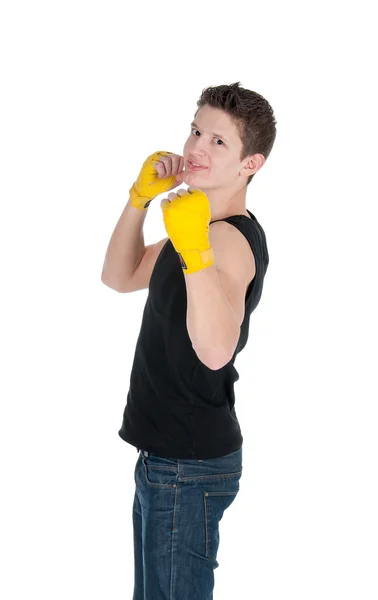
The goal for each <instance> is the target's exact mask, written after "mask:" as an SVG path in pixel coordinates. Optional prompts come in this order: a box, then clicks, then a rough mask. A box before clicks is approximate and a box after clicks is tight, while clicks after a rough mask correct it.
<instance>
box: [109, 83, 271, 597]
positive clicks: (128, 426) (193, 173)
mask: <svg viewBox="0 0 378 600" xmlns="http://www.w3.org/2000/svg"><path fill="white" fill-rule="evenodd" d="M197 105H198V110H197V112H196V114H195V117H194V121H193V123H191V126H190V133H189V137H188V139H187V141H186V143H185V146H184V152H183V156H180V155H175V154H172V153H167V152H163V151H160V152H156V153H154V154H152V155H150V156H149V157H148V158H147V160H146V161H145V163H144V165H143V167H142V170H141V173H140V175H139V177H138V179H137V180H136V181H135V183H134V184H133V186H132V188H131V189H130V200H129V202H128V204H127V206H126V208H125V210H124V212H123V214H122V215H121V218H120V220H119V222H118V224H117V226H116V229H115V231H114V232H113V236H112V238H111V241H110V243H109V247H108V251H107V255H106V258H105V263H104V269H103V275H102V281H103V282H104V283H106V284H107V285H109V286H110V287H113V288H114V289H117V290H118V291H124V292H129V293H130V292H132V291H136V290H140V289H145V288H149V294H148V297H147V301H146V305H145V307H144V312H143V319H142V324H141V330H140V334H139V337H138V341H137V346H136V349H135V356H134V363H133V366H132V371H131V376H130V389H129V392H128V396H127V404H126V407H125V410H124V414H123V423H122V427H121V429H120V430H119V432H118V433H119V435H120V437H121V438H122V439H123V440H124V441H126V442H128V443H130V444H132V445H133V446H135V447H136V448H137V450H138V452H139V455H138V460H137V463H136V467H135V483H136V490H135V496H134V506H133V525H134V559H135V563H134V566H135V585H134V596H133V600H142V599H144V600H146V599H148V600H168V599H169V598H209V599H210V598H212V593H213V588H214V569H215V568H216V567H217V566H218V562H217V560H216V556H217V550H218V545H219V521H220V519H221V518H222V516H223V513H224V511H225V510H226V508H228V507H229V506H230V505H231V503H232V502H233V500H234V499H235V497H236V495H237V493H238V491H239V480H240V477H241V474H242V443H243V437H242V434H241V430H240V427H239V423H238V419H237V416H236V412H235V406H234V404H235V395H234V382H235V381H237V380H238V378H239V375H238V372H237V371H236V369H235V367H234V361H235V358H236V355H237V353H238V352H240V351H241V350H242V349H243V348H244V346H245V345H246V342H247V339H248V332H249V319H250V315H251V313H252V311H253V310H254V309H255V308H256V306H257V304H258V303H259V300H260V297H261V294H262V288H263V281H264V277H265V274H266V270H267V267H268V263H269V255H268V249H267V244H266V238H265V233H264V230H263V228H262V226H261V225H260V223H259V222H258V220H257V219H256V217H255V215H254V214H253V213H251V212H250V211H249V210H248V209H247V208H246V190H247V186H248V184H249V183H250V181H251V180H252V178H253V176H254V175H255V173H257V171H258V170H259V169H260V168H261V167H262V166H263V165H264V162H265V160H266V158H267V157H268V155H269V153H270V151H271V149H272V147H273V143H274V139H275V135H276V129H275V125H276V121H275V119H274V115H273V111H272V109H271V107H270V105H269V104H268V102H267V101H266V100H265V99H264V98H263V97H262V96H260V95H259V94H257V93H256V92H252V91H251V90H245V89H243V88H240V87H239V85H238V83H236V84H232V85H230V86H218V87H215V88H207V89H205V90H204V91H203V92H202V95H201V98H200V99H199V101H198V103H197ZM195 165H198V166H197V167H196V166H195ZM183 182H184V183H185V184H187V185H189V188H188V189H187V190H185V189H183V188H180V189H179V190H178V191H177V192H171V193H169V194H168V195H167V196H166V197H165V198H163V200H162V202H161V209H162V213H163V219H164V224H165V228H166V231H167V234H168V237H167V238H165V239H163V240H161V241H160V242H158V243H157V244H153V245H151V246H148V247H147V248H145V247H144V240H143V234H142V228H143V222H144V218H145V216H146V212H147V210H148V206H149V204H150V202H151V201H152V200H153V198H155V197H156V196H157V195H159V194H161V193H164V194H166V193H167V192H168V191H169V190H171V189H173V188H175V187H177V186H178V185H180V184H182V183H183Z"/></svg>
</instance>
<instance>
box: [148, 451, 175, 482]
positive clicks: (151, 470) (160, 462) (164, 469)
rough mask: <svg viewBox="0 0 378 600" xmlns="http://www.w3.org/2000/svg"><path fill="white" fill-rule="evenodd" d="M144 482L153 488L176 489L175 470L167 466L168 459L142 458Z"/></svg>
mask: <svg viewBox="0 0 378 600" xmlns="http://www.w3.org/2000/svg"><path fill="white" fill-rule="evenodd" d="M142 462H143V469H144V476H145V481H146V482H147V484H148V485H149V486H151V487H155V488H175V487H177V468H176V467H175V466H173V465H169V464H168V462H169V459H164V458H160V457H157V456H153V457H151V456H149V457H148V458H146V457H145V456H142Z"/></svg>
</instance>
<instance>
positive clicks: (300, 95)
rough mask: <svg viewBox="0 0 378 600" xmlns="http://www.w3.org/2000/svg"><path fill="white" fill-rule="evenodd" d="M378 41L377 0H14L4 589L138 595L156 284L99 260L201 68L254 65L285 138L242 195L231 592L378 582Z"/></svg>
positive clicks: (228, 516)
mask: <svg viewBox="0 0 378 600" xmlns="http://www.w3.org/2000/svg"><path fill="white" fill-rule="evenodd" d="M374 55H375V56H376V55H377V44H376V23H375V22H374V20H373V3H372V2H358V3H351V2H329V1H328V2H317V3H315V4H312V5H309V4H306V3H299V2H290V1H289V2H284V3H278V2H276V3H274V2H259V3H252V2H239V3H226V4H224V6H223V7H222V6H221V4H219V3H216V2H207V3H205V2H190V3H182V4H181V5H180V4H178V3H176V2H172V1H167V2H161V3H157V2H156V3H153V2H140V3H136V4H135V5H132V4H131V3H130V4H127V3H126V2H112V1H109V0H107V1H106V2H104V1H103V2H93V1H92V2H85V1H82V0H75V1H74V2H73V1H69V0H66V1H65V2H47V1H45V2H41V1H35V2H18V1H16V0H13V1H12V2H10V1H8V2H4V3H2V7H1V11H0V60H1V72H0V78H1V94H0V104H1V106H0V119H1V124H0V125H1V131H0V144H1V157H0V158H1V179H0V185H1V189H0V193H1V215H0V227H1V231H0V243H1V257H2V260H1V264H2V266H1V270H2V278H1V279H2V293H1V304H2V310H1V324H0V325H1V350H2V355H3V358H2V363H1V364H2V369H1V390H0V391H1V415H0V428H1V429H0V452H1V487H2V492H1V524H0V525H1V534H0V540H1V541H0V544H1V554H2V556H1V578H0V595H1V597H2V598H4V600H15V599H17V600H18V599H20V600H21V599H22V600H24V599H29V598H38V599H39V600H45V599H46V600H47V599H48V600H51V599H54V600H63V599H64V600H67V599H68V598H70V600H79V599H80V600H82V599H84V598H85V599H86V598H91V600H97V599H99V600H100V599H101V600H105V599H106V600H108V599H110V598H111V599H112V600H118V599H119V600H124V599H126V598H128V599H130V600H131V598H132V591H133V541H132V520H131V515H132V503H133V496H134V489H135V484H134V478H133V475H134V467H135V462H136V460H137V452H136V449H135V448H134V447H132V446H131V445H129V444H127V443H125V442H124V441H122V440H121V439H120V437H119V436H118V429H119V428H120V426H121V422H122V413H123V410H124V406H125V403H126V395H127V391H128V385H129V375H130V371H131V366H132V358H133V355H134V349H135V343H136V339H137V336H138V333H139V327H140V322H141V316H142V312H143V308H144V304H145V301H146V298H147V290H142V291H140V292H136V293H134V294H130V295H128V294H119V293H117V292H115V291H113V290H111V289H109V288H108V287H106V286H105V285H104V284H103V283H102V282H101V270H102V265H103V261H104V257H105V252H106V248H107V244H108V242H109V239H110V236H111V234H112V231H113V229H114V227H115V224H116V222H117V220H118V218H119V216H120V214H121V212H122V210H123V208H124V206H125V204H126V202H127V199H128V190H129V188H130V187H131V185H132V183H133V182H134V181H135V179H136V177H137V175H138V173H139V171H140V168H141V165H142V163H143V162H144V160H145V158H146V157H147V156H148V155H149V154H151V153H152V152H154V151H156V150H160V149H164V150H167V151H170V152H175V153H182V150H183V145H184V143H185V140H186V138H187V136H188V135H189V131H190V123H191V121H192V119H193V117H194V113H195V110H196V102H197V99H198V98H199V96H200V93H201V91H202V89H203V88H205V87H207V86H209V85H220V84H224V83H227V84H230V83H233V82H236V81H240V82H241V85H242V86H243V87H246V88H249V89H253V90H254V91H256V92H258V93H260V94H262V95H263V96H264V97H265V98H266V99H267V100H268V101H269V102H270V104H271V105H272V107H273V109H274V111H275V116H276V119H277V139H276V142H275V145H274V148H273V150H272V153H271V155H270V157H269V158H268V160H267V161H266V164H265V165H264V166H263V168H262V169H261V171H260V172H259V173H258V174H257V175H256V176H255V177H254V179H253V181H252V183H251V184H250V186H249V187H248V192H247V207H248V208H249V209H250V210H251V211H252V212H253V213H254V214H255V215H256V217H257V218H258V220H259V221H260V223H261V224H262V226H263V227H264V230H265V233H266V236H267V243H268V250H269V254H270V264H269V268H268V272H267V276H266V279H265V283H264V290H263V296H262V299H261V301H260V304H259V306H258V307H257V309H256V311H255V312H254V313H253V314H252V317H251V324H250V337H249V341H248V344H247V346H246V348H245V349H244V350H243V351H242V353H241V354H240V355H239V356H238V357H237V359H236V363H235V366H236V368H237V370H238V372H239V375H240V380H239V381H238V382H237V383H236V385H235V392H236V410H237V414H238V418H239V422H240V425H241V428H242V433H243V437H244V447H243V477H242V479H241V483H240V493H239V496H238V498H237V500H236V502H235V503H234V504H233V505H232V506H231V507H230V508H229V509H228V511H227V512H226V513H225V516H224V519H223V521H222V522H221V529H220V536H221V541H220V547H219V551H218V562H219V565H220V567H219V568H218V569H217V570H216V571H215V593H214V597H215V598H216V600H229V598H243V599H244V598H248V599H249V598H251V599H253V600H281V599H282V598H290V599H291V600H320V599H322V600H335V599H336V598H337V599H339V598H340V599H343V600H349V599H353V600H361V599H364V600H376V599H377V597H378V581H377V563H378V549H377V544H378V542H377V540H378V522H377V506H378V486H377V471H378V469H377V455H378V452H377V450H378V448H377V425H378V422H377V399H378V395H377V383H376V370H377V341H376V340H377V334H378V331H377V319H376V306H377V304H378V303H377V300H378V298H377V291H376V277H377V266H376V263H377V258H378V253H377V243H376V239H377V233H376V232H377V220H376V218H375V214H376V209H377V200H378V196H377V183H376V176H377V167H376V165H377V151H376V148H377V100H378V98H377V91H376V61H375V60H374ZM161 199H162V197H160V198H159V200H156V201H155V203H152V205H151V207H150V210H149V213H148V216H147V219H146V222H145V228H144V234H145V244H146V245H147V244H150V243H153V242H155V241H158V240H159V239H161V238H163V237H166V232H165V229H164V223H163V218H162V212H161V208H160V201H161ZM193 600H195V599H193Z"/></svg>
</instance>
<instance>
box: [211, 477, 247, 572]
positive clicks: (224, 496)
mask: <svg viewBox="0 0 378 600" xmlns="http://www.w3.org/2000/svg"><path fill="white" fill-rule="evenodd" d="M240 476H241V473H239V474H236V477H231V478H227V479H228V481H227V488H228V489H227V490H226V489H224V490H219V491H211V490H208V491H206V492H205V493H204V501H205V534H206V557H207V558H209V559H210V560H213V561H216V558H217V552H218V547H219V522H220V520H221V519H222V517H223V513H224V511H225V510H226V509H227V508H228V507H229V506H231V504H232V503H233V501H234V500H235V498H236V495H237V494H238V492H239V480H240ZM223 482H224V480H223ZM218 483H219V482H218Z"/></svg>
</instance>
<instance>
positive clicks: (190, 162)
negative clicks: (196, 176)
mask: <svg viewBox="0 0 378 600" xmlns="http://www.w3.org/2000/svg"><path fill="white" fill-rule="evenodd" d="M206 169H207V167H196V166H195V165H194V164H193V163H192V161H191V160H188V170H189V171H193V172H196V171H206Z"/></svg>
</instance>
